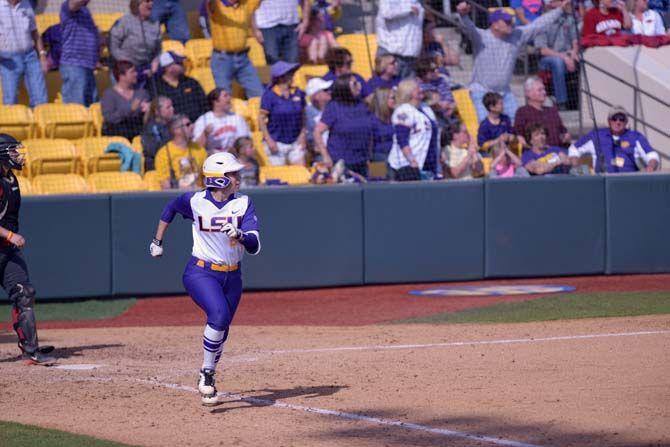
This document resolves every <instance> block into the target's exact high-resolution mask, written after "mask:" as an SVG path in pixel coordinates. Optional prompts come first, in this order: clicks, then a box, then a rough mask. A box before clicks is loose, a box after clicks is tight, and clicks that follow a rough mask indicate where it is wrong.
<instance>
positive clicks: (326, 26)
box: [300, 0, 342, 64]
mask: <svg viewBox="0 0 670 447" xmlns="http://www.w3.org/2000/svg"><path fill="white" fill-rule="evenodd" d="M341 3H342V0H330V1H329V0H315V1H314V4H313V5H312V10H311V12H310V14H311V17H310V20H309V26H308V28H307V31H306V32H305V34H303V36H302V38H301V39H300V47H301V48H303V49H305V50H306V51H307V58H308V59H309V62H310V63H312V64H318V63H319V62H321V61H323V60H324V59H325V57H326V53H327V52H328V50H329V49H330V48H334V47H338V46H339V45H338V44H337V41H336V40H335V34H334V33H333V31H334V30H335V24H334V17H335V16H339V15H340V14H341V13H342V11H341Z"/></svg>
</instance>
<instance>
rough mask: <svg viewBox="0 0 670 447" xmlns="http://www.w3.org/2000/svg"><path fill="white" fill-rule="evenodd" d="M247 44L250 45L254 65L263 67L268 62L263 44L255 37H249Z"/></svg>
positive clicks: (250, 54)
mask: <svg viewBox="0 0 670 447" xmlns="http://www.w3.org/2000/svg"><path fill="white" fill-rule="evenodd" d="M247 46H248V47H249V60H250V61H251V64H252V65H253V66H254V67H263V66H265V65H267V64H268V63H267V60H266V59H265V51H264V50H263V45H261V44H260V43H258V41H257V40H256V38H255V37H248V38H247Z"/></svg>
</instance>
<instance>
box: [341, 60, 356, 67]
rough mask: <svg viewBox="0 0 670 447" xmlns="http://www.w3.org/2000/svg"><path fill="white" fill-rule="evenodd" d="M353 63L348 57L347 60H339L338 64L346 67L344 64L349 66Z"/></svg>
mask: <svg viewBox="0 0 670 447" xmlns="http://www.w3.org/2000/svg"><path fill="white" fill-rule="evenodd" d="M353 63H354V61H353V60H351V59H349V60H346V61H342V62H340V63H339V65H340V66H344V67H346V66H349V67H351V64H353Z"/></svg>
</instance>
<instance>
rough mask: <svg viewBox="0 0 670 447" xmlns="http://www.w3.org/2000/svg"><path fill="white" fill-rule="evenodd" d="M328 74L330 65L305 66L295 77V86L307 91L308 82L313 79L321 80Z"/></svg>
mask: <svg viewBox="0 0 670 447" xmlns="http://www.w3.org/2000/svg"><path fill="white" fill-rule="evenodd" d="M326 73H328V65H303V66H301V67H300V68H299V69H298V71H296V72H295V75H294V76H293V85H295V86H296V87H298V88H299V89H300V90H303V91H304V90H305V88H306V87H307V82H308V81H309V80H310V79H312V78H320V77H322V76H324V75H325V74H326Z"/></svg>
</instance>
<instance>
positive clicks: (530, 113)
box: [514, 76, 572, 146]
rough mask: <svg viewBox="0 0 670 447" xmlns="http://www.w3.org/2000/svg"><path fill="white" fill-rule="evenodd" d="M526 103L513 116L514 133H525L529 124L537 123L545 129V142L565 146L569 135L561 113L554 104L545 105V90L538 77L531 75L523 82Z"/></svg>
mask: <svg viewBox="0 0 670 447" xmlns="http://www.w3.org/2000/svg"><path fill="white" fill-rule="evenodd" d="M523 88H524V94H525V96H526V105H525V106H523V107H521V108H519V110H517V112H516V115H515V116H514V133H515V134H516V135H525V133H526V128H527V127H528V125H529V124H533V123H539V124H542V126H543V127H544V128H545V129H547V144H549V145H550V146H567V145H569V144H570V141H571V139H572V138H571V137H570V132H568V129H567V128H566V127H565V126H564V125H563V120H562V119H561V115H559V113H558V108H556V106H545V105H544V103H545V102H546V101H547V91H546V89H545V88H544V83H543V82H542V80H541V79H540V78H538V77H535V76H532V77H530V78H528V79H526V82H525V83H524V84H523Z"/></svg>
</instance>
